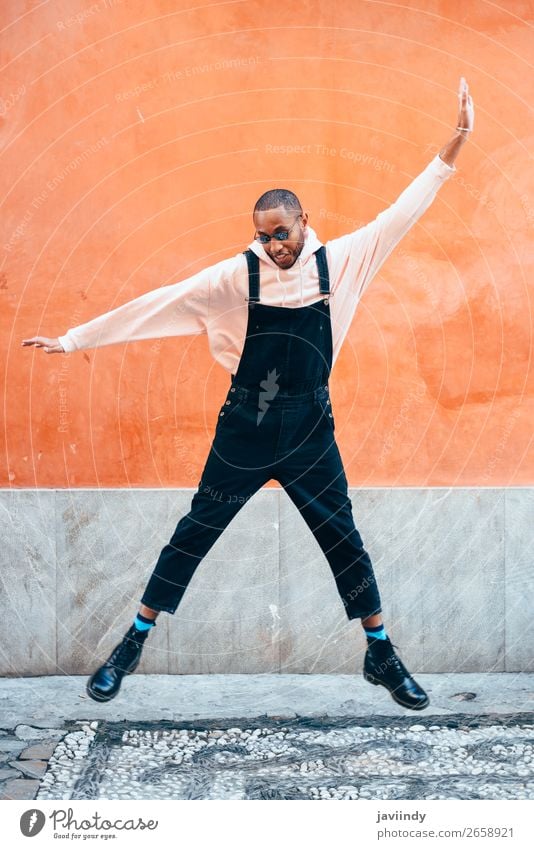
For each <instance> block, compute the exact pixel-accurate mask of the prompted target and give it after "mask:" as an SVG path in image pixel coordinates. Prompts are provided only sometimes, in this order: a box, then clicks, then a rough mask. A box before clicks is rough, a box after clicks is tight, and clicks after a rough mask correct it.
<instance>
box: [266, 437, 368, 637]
mask: <svg viewBox="0 0 534 849" xmlns="http://www.w3.org/2000/svg"><path fill="white" fill-rule="evenodd" d="M311 442H312V439H310V445H309V446H306V447H304V446H303V449H302V450H299V451H295V452H294V453H293V454H292V455H291V457H290V458H288V460H287V461H285V462H284V464H283V465H282V466H281V472H280V473H279V474H277V476H276V477H277V479H278V480H279V482H280V484H281V485H282V486H283V487H284V489H285V491H286V492H287V494H288V495H289V497H290V498H291V500H292V501H293V503H294V504H295V506H296V507H297V508H298V510H299V511H300V513H301V515H302V517H303V518H304V520H305V521H306V523H307V524H308V526H309V528H310V530H311V531H312V533H313V534H314V536H315V538H316V540H317V542H318V543H319V545H320V546H321V549H322V551H323V553H324V555H325V557H326V559H327V560H328V563H329V564H330V568H331V569H332V572H333V575H334V578H335V581H336V585H337V589H338V593H339V595H340V597H341V599H342V601H343V604H344V605H345V610H346V613H347V616H348V618H349V619H360V618H361V620H362V625H363V624H364V623H365V624H366V625H368V626H372V625H374V624H376V625H380V624H382V616H381V610H382V609H381V601H380V594H379V591H378V586H377V582H376V577H375V574H374V570H373V567H372V563H371V559H370V557H369V554H368V553H367V551H366V550H365V548H364V546H363V542H362V539H361V536H360V534H359V532H358V530H357V529H356V526H355V524H354V518H353V514H352V504H351V501H350V498H349V495H348V486H347V478H346V476H345V471H344V469H343V463H342V460H341V456H340V454H339V450H338V447H337V444H336V442H335V440H334V439H329V440H328V442H327V443H324V442H320V443H317V444H316V445H315V446H314V447H312V446H311ZM313 442H315V440H313Z"/></svg>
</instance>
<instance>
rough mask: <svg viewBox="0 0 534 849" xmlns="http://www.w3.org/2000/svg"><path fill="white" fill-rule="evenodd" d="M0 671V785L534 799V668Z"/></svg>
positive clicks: (60, 794) (85, 794) (70, 794)
mask: <svg viewBox="0 0 534 849" xmlns="http://www.w3.org/2000/svg"><path fill="white" fill-rule="evenodd" d="M417 679H418V681H419V682H420V683H421V685H422V686H423V687H424V688H425V690H426V691H427V692H428V694H429V696H430V699H431V704H430V706H429V707H428V708H427V709H426V710H424V711H420V712H415V711H409V710H406V709H404V708H402V707H400V706H399V705H396V704H395V702H393V700H392V699H391V697H390V696H389V694H388V693H387V692H386V691H385V690H384V689H383V688H381V687H380V688H379V687H373V686H371V685H369V684H367V683H366V682H365V681H364V680H363V678H362V677H361V676H358V675H356V676H353V675H187V676H171V675H132V676H129V677H127V678H126V679H125V681H124V683H123V687H122V690H121V692H120V694H119V695H118V696H117V698H116V699H114V700H113V701H112V702H110V703H109V704H97V703H96V702H94V701H92V700H91V699H89V698H88V697H87V696H86V694H85V683H86V678H85V677H78V676H75V677H67V676H52V677H44V678H25V679H10V678H3V679H0V798H3V799H13V798H18V799H35V798H39V799H52V798H54V799H82V798H84V799H87V798H91V799H98V798H100V799H106V798H108V799H118V798H128V799H136V798H162V799H166V798H174V799H178V798H185V799H189V798H197V799H198V798H250V799H253V798H261V799H269V798H274V799H280V798H282V799H298V798H322V799H331V798H341V799H358V798H367V799H374V798H379V799H419V798H432V799H439V798H455V799H504V798H512V799H534V675H532V674H524V673H517V674H515V673H495V674H458V675H428V674H427V675H424V674H421V675H418V676H417Z"/></svg>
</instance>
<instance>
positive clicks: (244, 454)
mask: <svg viewBox="0 0 534 849" xmlns="http://www.w3.org/2000/svg"><path fill="white" fill-rule="evenodd" d="M459 100H460V104H459V117H458V122H457V126H456V130H455V133H454V135H453V137H452V138H451V139H450V141H449V142H448V143H447V144H446V145H445V146H444V147H443V148H442V150H441V151H440V152H439V154H437V155H436V156H435V157H434V159H433V160H432V161H431V162H430V163H429V165H428V166H427V167H426V168H425V170H424V171H423V172H422V173H421V174H420V175H419V176H418V177H416V178H415V180H413V182H412V183H411V184H410V185H409V186H408V187H407V188H406V189H405V190H404V191H403V192H402V194H401V195H400V196H399V198H398V199H397V200H396V201H395V203H393V204H392V205H391V206H390V207H389V208H388V209H386V210H384V211H383V212H381V213H380V214H379V215H378V216H377V217H376V219H375V220H374V221H372V222H370V223H369V224H367V225H366V226H365V227H362V228H360V229H358V230H356V231H355V232H353V233H349V234H348V235H345V236H341V237H340V238H338V239H334V240H332V241H330V242H328V243H327V244H326V245H322V243H321V242H320V241H319V239H318V238H317V236H316V234H315V232H314V230H313V229H312V228H311V227H310V225H309V224H308V214H307V212H304V211H303V209H302V206H301V204H300V201H299V199H298V198H297V196H296V195H295V194H294V193H293V192H291V191H289V190H287V189H273V190H270V191H268V192H265V193H264V194H263V195H262V196H261V197H260V198H259V199H258V201H257V202H256V205H255V207H254V212H253V221H254V226H255V229H256V233H255V237H254V240H253V241H252V242H251V244H250V245H249V247H248V250H247V251H246V252H244V253H240V254H238V255H236V256H235V257H233V258H231V259H228V260H224V261H223V262H220V263H218V264H216V265H213V266H211V267H210V268H207V269H205V270H204V271H202V272H200V273H198V274H196V275H194V276H193V277H190V278H189V279H188V280H185V281H181V282H179V283H176V284H173V285H171V286H164V287H161V288H160V289H156V290H154V291H151V292H147V293H146V294H145V295H141V296H140V297H138V298H135V299H134V300H133V301H130V302H129V303H126V304H124V305H123V306H121V307H118V308H117V309H115V310H112V311H111V312H109V313H106V314H104V315H101V316H99V317H97V318H95V319H93V320H92V321H89V322H87V323H86V324H83V325H80V326H79V327H75V328H73V329H71V330H69V331H68V332H67V333H66V334H65V335H64V336H60V337H58V338H57V339H47V338H44V337H39V336H38V337H33V338H31V339H25V340H24V341H23V342H22V344H23V345H35V346H37V347H44V349H45V351H46V352H47V353H57V352H63V351H67V352H70V351H75V350H83V349H86V348H96V347H101V346H104V345H110V344H114V343H118V342H125V341H135V340H140V339H150V338H156V337H161V336H175V335H183V334H195V333H207V334H208V338H209V343H210V350H211V351H212V353H213V355H214V357H215V359H216V360H217V361H218V362H219V363H220V364H221V365H222V366H223V367H224V368H226V369H227V371H228V372H229V373H230V374H231V376H232V381H231V385H230V388H229V391H228V394H227V397H226V399H225V401H224V404H223V405H222V407H221V410H220V412H219V418H218V422H217V427H216V431H215V436H214V439H213V443H212V445H211V449H210V452H209V455H208V458H207V461H206V464H205V467H204V470H203V472H202V477H201V480H200V481H199V484H198V489H197V491H196V493H195V495H194V497H193V499H192V503H191V510H190V512H189V513H188V514H187V515H186V516H184V517H183V518H182V519H181V520H180V522H179V523H178V525H177V527H176V530H175V532H174V534H173V536H172V538H171V540H170V541H169V544H168V545H166V546H165V547H164V548H163V549H162V551H161V554H160V556H159V559H158V561H157V563H156V566H155V569H154V571H153V573H152V576H151V578H150V580H149V582H148V584H147V586H146V588H145V591H144V594H143V597H142V599H141V607H140V610H139V612H138V614H137V616H136V618H135V620H134V622H133V624H132V626H131V627H130V629H129V630H128V632H127V633H126V634H125V636H124V638H123V640H122V642H121V643H119V645H117V646H116V647H115V649H114V650H113V652H112V654H111V655H110V657H109V658H108V660H107V661H106V662H105V663H104V664H103V665H102V666H101V667H100V668H99V669H97V670H96V672H95V673H94V674H93V675H92V676H91V678H90V680H89V682H88V684H87V692H88V693H89V695H90V696H91V698H93V699H95V700H97V701H109V700H110V699H112V698H114V696H116V694H117V693H118V691H119V688H120V686H121V682H122V678H123V677H124V675H125V674H129V673H131V672H133V671H134V670H135V669H136V668H137V665H138V663H139V660H140V657H141V652H142V649H143V646H144V643H145V640H146V637H147V635H148V633H149V631H150V629H151V628H153V627H154V626H155V625H156V618H157V616H158V614H159V613H160V612H161V611H166V612H168V613H171V614H173V613H174V612H175V611H176V609H177V607H178V604H179V602H180V600H181V598H182V596H183V594H184V592H185V590H186V588H187V586H188V584H189V581H190V580H191V578H192V576H193V574H194V572H195V569H196V568H197V566H198V565H199V563H200V561H201V560H202V558H203V557H204V556H205V555H206V553H207V552H208V551H209V549H210V548H211V547H212V546H213V544H214V543H215V541H216V540H217V539H218V537H219V536H220V534H221V533H222V532H223V530H224V529H225V528H226V527H227V526H228V524H229V522H230V521H231V520H232V518H233V517H234V516H235V515H236V514H237V512H238V511H239V510H240V508H241V506H242V505H243V504H245V503H246V501H247V500H248V499H249V498H250V497H251V496H252V495H253V494H254V493H255V492H257V490H258V489H260V488H261V487H262V486H263V484H265V483H266V482H267V481H269V480H271V479H274V480H277V481H279V483H280V484H281V485H282V486H283V487H284V489H285V491H286V492H287V494H288V495H289V497H290V498H291V499H292V501H293V502H294V503H295V505H296V506H297V507H298V509H299V510H300V512H301V514H302V515H303V517H304V519H305V521H306V522H307V524H308V525H309V527H310V529H311V530H312V532H313V534H314V535H315V537H316V539H317V541H318V543H319V545H320V546H321V548H322V550H323V552H324V554H325V556H326V558H327V560H328V562H329V565H330V567H331V569H332V572H333V575H334V578H335V581H336V585H337V589H338V592H339V595H340V597H341V599H342V600H343V603H344V605H345V609H346V613H347V616H348V618H349V619H360V620H361V623H362V626H363V628H364V631H365V634H366V637H367V652H366V655H365V661H364V670H363V674H364V677H365V679H366V680H367V681H369V682H371V683H373V684H381V685H383V686H385V687H386V688H387V689H388V690H389V692H390V693H391V695H392V697H393V698H394V700H395V701H396V702H397V703H398V704H401V705H403V706H404V707H407V708H410V709H413V710H421V709H423V708H425V707H427V705H428V704H429V698H428V696H427V694H426V693H425V691H424V690H423V689H422V688H421V687H420V686H419V685H418V684H417V682H416V681H415V680H414V678H413V677H412V676H411V675H410V673H409V672H408V670H407V668H406V667H405V665H404V664H403V663H402V661H401V660H400V658H399V657H398V656H397V654H396V653H395V651H394V645H393V644H392V643H391V641H390V638H389V637H388V635H387V634H386V630H385V628H384V623H383V619H382V615H381V613H382V609H381V601H380V595H379V592H378V587H377V583H376V579H375V575H374V572H373V567H372V564H371V560H370V558H369V555H368V554H367V552H366V550H365V549H364V547H363V543H362V540H361V537H360V535H359V533H358V531H357V529H356V527H355V525H354V520H353V516H352V508H351V503H350V499H349V497H348V492H347V479H346V477H345V472H344V469H343V463H342V460H341V457H340V454H339V451H338V448H337V444H336V440H335V434H334V431H335V422H334V416H333V412H332V405H331V403H330V396H329V387H328V381H329V377H330V372H331V369H332V366H333V363H334V362H335V359H336V357H337V355H338V353H339V350H340V347H341V344H342V342H343V339H344V337H345V335H346V333H347V331H348V328H349V326H350V322H351V320H352V317H353V315H354V311H355V309H356V305H357V303H358V301H359V299H360V298H361V296H362V294H363V292H364V291H365V290H366V288H367V286H368V285H369V283H370V281H371V280H372V278H373V277H374V275H375V274H376V273H377V271H378V269H379V268H380V267H381V265H382V264H383V262H384V261H385V259H386V258H387V257H388V256H389V254H390V253H391V251H392V250H393V248H394V247H395V245H396V244H397V243H398V242H399V241H400V239H401V238H402V237H403V236H404V235H405V234H406V233H407V232H408V230H409V229H410V228H411V227H412V226H413V224H414V223H415V222H416V221H417V220H418V219H419V218H420V216H421V215H422V214H423V212H424V211H425V210H426V209H427V208H428V207H429V205H430V203H431V202H432V200H433V198H434V197H435V194H436V192H437V190H438V188H439V187H440V186H441V185H442V183H443V182H444V181H445V180H446V179H447V178H448V177H449V176H450V175H451V174H452V173H453V172H454V171H455V170H456V169H455V167H454V165H453V162H454V160H455V158H456V156H457V154H458V152H459V150H460V148H461V146H462V145H463V144H464V142H465V141H466V139H467V136H468V133H469V132H471V131H472V129H473V123H474V108H473V102H472V98H471V97H470V95H469V94H468V88H467V83H466V81H465V80H464V78H463V77H462V78H461V80H460V91H459Z"/></svg>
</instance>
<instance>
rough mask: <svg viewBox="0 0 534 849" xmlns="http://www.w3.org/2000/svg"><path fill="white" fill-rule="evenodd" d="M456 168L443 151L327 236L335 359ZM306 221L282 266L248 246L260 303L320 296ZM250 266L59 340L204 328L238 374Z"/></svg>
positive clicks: (165, 289) (99, 340)
mask: <svg viewBox="0 0 534 849" xmlns="http://www.w3.org/2000/svg"><path fill="white" fill-rule="evenodd" d="M455 171H456V168H455V167H454V166H452V167H451V166H449V165H447V164H446V163H445V162H443V160H442V159H441V158H440V157H439V155H438V154H436V156H435V157H434V158H433V159H432V160H431V162H430V163H429V164H428V165H427V167H426V168H425V169H424V171H422V172H421V173H420V174H419V175H418V176H417V177H416V178H415V179H414V180H413V181H412V182H411V183H410V185H409V186H408V187H407V188H406V189H404V191H403V192H402V193H401V194H400V195H399V197H398V198H397V200H396V201H395V202H394V203H393V204H391V206H389V207H388V208H387V209H385V210H383V211H382V212H380V213H379V214H378V215H377V217H376V218H375V219H374V220H373V221H371V222H370V223H369V224H366V225H365V226H364V227H360V228H359V229H358V230H355V231H354V232H352V233H347V234H346V235H344V236H340V237H339V238H337V239H332V240H331V241H329V242H326V256H327V261H328V268H329V272H330V293H331V294H330V316H331V322H332V337H333V361H332V364H333V363H334V362H335V361H336V358H337V355H338V354H339V351H340V348H341V345H342V343H343V340H344V338H345V336H346V334H347V331H348V329H349V327H350V324H351V321H352V318H353V316H354V312H355V309H356V306H357V304H358V302H359V300H360V298H361V297H362V295H363V293H364V292H365V290H366V289H367V287H368V285H369V283H370V282H371V280H372V279H373V277H374V276H375V274H376V273H377V271H378V270H379V268H380V267H381V265H382V264H383V263H384V261H385V260H386V259H387V257H388V256H389V254H390V253H391V251H392V250H393V248H394V247H395V246H396V245H397V244H398V242H399V241H400V240H401V239H402V237H403V236H404V235H405V234H406V233H407V232H408V230H409V229H410V228H411V227H412V226H413V225H414V224H415V222H416V221H417V220H418V219H419V218H420V217H421V215H422V214H423V213H424V212H425V210H426V209H428V207H429V206H430V204H431V203H432V201H433V199H434V197H435V195H436V193H437V191H438V189H439V187H440V186H441V185H442V183H444V182H445V180H447V179H448V177H450V175H451V174H453V173H454V172H455ZM321 244H322V242H320V241H319V239H318V238H317V235H316V233H315V231H314V230H313V228H312V227H310V225H309V224H308V226H307V234H306V238H305V241H304V245H303V248H302V251H301V253H300V256H299V258H298V259H297V261H296V262H295V264H294V265H293V266H292V267H291V268H287V269H281V268H279V266H278V265H277V264H276V263H275V262H274V261H273V260H272V259H271V258H270V257H269V256H268V254H267V253H266V252H265V250H264V248H263V247H262V245H260V244H259V242H256V241H253V242H251V244H250V245H249V246H248V247H249V248H250V249H251V250H253V251H254V253H255V254H256V255H257V256H258V257H259V258H260V300H261V303H264V304H271V305H274V306H282V307H288V308H291V307H300V306H309V305H310V304H313V303H316V302H317V301H319V300H321V295H320V294H319V278H318V274H317V263H316V259H315V257H314V255H313V254H314V251H316V250H317V248H319V247H320V246H321ZM247 297H248V271H247V262H246V259H245V256H244V254H243V253H239V254H236V255H235V256H233V257H231V258H230V259H225V260H223V261H222V262H218V263H216V264H215V265H212V266H209V267H208V268H205V269H203V270H202V271H200V272H199V273H198V274H194V275H193V276H192V277H188V278H187V279H185V280H181V281H180V282H178V283H172V284H170V285H169V286H162V287H160V288H159V289H153V290H152V291H150V292H147V293H146V294H144V295H141V296H139V297H138V298H134V300H132V301H128V303H126V304H123V305H122V306H120V307H117V308H116V309H114V310H111V311H110V312H107V313H104V314H102V315H100V316H97V317H96V318H93V319H92V320H91V321H88V322H86V323H85V324H80V325H78V327H74V328H71V329H70V330H68V331H67V333H66V334H65V335H64V336H60V337H59V342H60V344H61V345H62V346H63V348H64V350H65V351H67V352H70V351H78V350H84V349H86V348H100V347H103V346H104V345H113V344H115V343H118V342H135V341H138V340H141V339H155V338H161V337H164V336H186V335H193V334H199V333H207V335H208V342H209V347H210V351H211V353H212V355H213V357H214V358H215V360H217V362H218V363H220V364H221V365H222V366H223V368H225V369H226V370H227V371H228V372H230V373H233V374H235V372H236V371H237V366H238V364H239V360H240V358H241V354H242V351H243V346H244V341H245V335H246V330H247V318H248V305H247V301H246V298H247Z"/></svg>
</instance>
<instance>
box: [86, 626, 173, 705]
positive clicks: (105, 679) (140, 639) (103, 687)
mask: <svg viewBox="0 0 534 849" xmlns="http://www.w3.org/2000/svg"><path fill="white" fill-rule="evenodd" d="M155 624H156V623H154V626H155ZM151 630H152V627H150V628H148V629H147V630H146V631H138V630H137V628H136V627H135V625H132V626H131V628H130V629H129V630H128V631H127V632H126V634H125V635H124V637H123V639H122V642H120V643H119V644H118V645H117V646H115V648H114V649H113V651H112V653H111V655H110V656H109V658H108V659H107V660H106V662H105V663H104V665H103V666H101V667H100V668H99V669H97V670H96V672H95V673H94V674H93V675H92V676H91V678H90V679H89V681H88V682H87V687H86V690H87V693H88V695H89V696H91V698H92V699H94V700H95V701H97V702H109V700H110V699H113V698H114V696H116V695H117V693H118V692H119V689H120V686H121V682H122V679H123V677H124V676H125V675H129V674H130V673H131V672H134V671H135V670H136V669H137V667H138V666H139V661H140V660H141V652H142V650H143V646H144V644H145V640H146V638H147V635H148V633H149V631H151Z"/></svg>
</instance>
